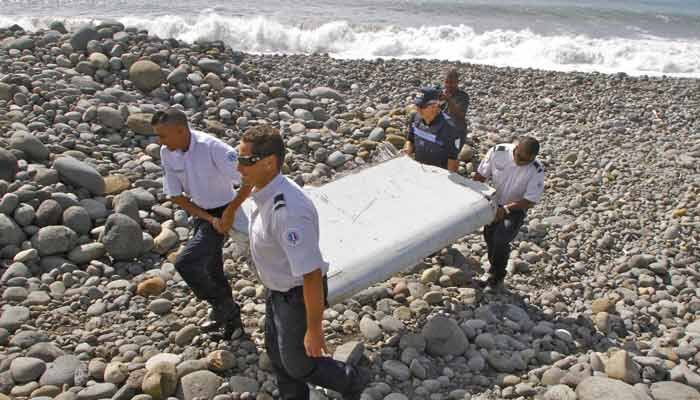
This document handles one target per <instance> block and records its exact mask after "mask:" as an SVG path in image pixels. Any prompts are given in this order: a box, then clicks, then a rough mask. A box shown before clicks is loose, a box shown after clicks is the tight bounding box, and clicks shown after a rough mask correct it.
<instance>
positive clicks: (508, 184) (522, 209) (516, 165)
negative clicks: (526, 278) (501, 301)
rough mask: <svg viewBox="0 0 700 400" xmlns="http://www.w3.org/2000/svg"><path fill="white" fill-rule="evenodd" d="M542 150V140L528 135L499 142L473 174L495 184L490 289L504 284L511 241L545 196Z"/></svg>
mask: <svg viewBox="0 0 700 400" xmlns="http://www.w3.org/2000/svg"><path fill="white" fill-rule="evenodd" d="M539 151H540V144H539V142H538V141H537V139H535V138H532V137H529V136H526V137H523V138H521V139H520V140H519V141H518V143H517V144H510V143H508V144H499V145H497V146H495V147H492V148H491V149H490V150H489V151H488V153H487V154H486V158H484V160H483V161H481V163H480V164H479V168H478V170H477V172H476V173H475V174H474V180H476V181H479V182H484V181H486V180H490V183H491V184H492V185H493V186H494V187H495V188H496V199H495V200H496V204H498V209H497V211H496V218H495V219H494V221H493V222H492V223H491V224H489V225H486V226H485V227H484V239H485V240H486V246H487V249H488V257H489V263H490V264H491V269H490V270H489V273H490V277H489V278H488V280H486V281H484V282H482V286H484V287H487V288H488V289H490V290H498V289H500V288H502V287H503V281H504V279H505V277H506V266H507V264H508V257H509V256H510V243H511V242H512V241H513V239H515V236H516V235H517V234H518V230H520V227H521V226H522V224H523V221H524V220H525V214H526V212H527V210H528V209H529V208H531V207H533V206H534V205H535V204H536V203H538V202H539V201H540V199H541V198H542V192H543V191H544V168H543V167H542V164H541V163H539V162H538V161H536V160H535V157H536V156H537V154H538V153H539Z"/></svg>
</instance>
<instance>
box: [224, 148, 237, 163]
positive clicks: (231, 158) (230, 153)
mask: <svg viewBox="0 0 700 400" xmlns="http://www.w3.org/2000/svg"><path fill="white" fill-rule="evenodd" d="M226 159H227V160H228V161H229V162H231V163H234V162H236V161H238V153H236V150H229V151H228V152H227V153H226Z"/></svg>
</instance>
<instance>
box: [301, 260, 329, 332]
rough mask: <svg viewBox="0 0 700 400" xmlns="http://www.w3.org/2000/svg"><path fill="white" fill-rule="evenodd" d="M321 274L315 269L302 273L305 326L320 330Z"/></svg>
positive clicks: (321, 315)
mask: <svg viewBox="0 0 700 400" xmlns="http://www.w3.org/2000/svg"><path fill="white" fill-rule="evenodd" d="M324 303H325V302H324V301H323V274H322V273H321V269H317V270H315V271H313V272H310V273H308V274H306V275H304V305H305V306H306V327H307V329H309V330H312V331H316V332H320V331H322V330H323V309H324V308H325V305H324Z"/></svg>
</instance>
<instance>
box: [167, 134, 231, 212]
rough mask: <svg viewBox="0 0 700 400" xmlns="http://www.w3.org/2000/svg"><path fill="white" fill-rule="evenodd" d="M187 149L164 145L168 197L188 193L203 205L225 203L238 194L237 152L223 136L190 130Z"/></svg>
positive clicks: (217, 205) (208, 206)
mask: <svg viewBox="0 0 700 400" xmlns="http://www.w3.org/2000/svg"><path fill="white" fill-rule="evenodd" d="M190 132H191V138H190V147H189V148H188V149H187V151H184V152H183V151H179V150H176V151H170V150H168V149H167V148H166V147H165V146H161V149H160V158H161V164H162V166H163V191H164V192H165V194H166V195H167V196H168V197H177V196H181V195H185V194H187V195H188V196H189V197H190V199H191V200H192V202H193V203H194V204H196V205H197V206H199V207H201V208H203V209H212V208H218V207H222V206H224V205H226V204H228V203H230V202H231V200H233V198H234V197H235V190H234V188H233V185H234V184H240V182H241V177H240V174H239V172H238V168H237V167H238V152H237V151H236V150H235V149H234V148H233V147H231V146H229V145H228V144H226V143H224V142H223V141H222V140H220V139H218V138H216V137H214V136H211V135H208V134H206V133H204V132H199V131H195V130H191V131H190Z"/></svg>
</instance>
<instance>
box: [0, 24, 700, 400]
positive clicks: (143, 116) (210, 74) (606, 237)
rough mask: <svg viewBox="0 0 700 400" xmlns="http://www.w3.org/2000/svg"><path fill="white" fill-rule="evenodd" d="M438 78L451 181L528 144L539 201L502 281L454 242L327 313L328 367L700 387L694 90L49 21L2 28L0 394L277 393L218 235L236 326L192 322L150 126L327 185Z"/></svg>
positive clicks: (565, 398) (474, 397) (243, 285)
mask: <svg viewBox="0 0 700 400" xmlns="http://www.w3.org/2000/svg"><path fill="white" fill-rule="evenodd" d="M450 66H453V67H457V68H458V69H459V71H460V73H461V76H462V86H463V88H464V89H465V90H466V91H467V92H468V93H469V95H470V96H471V106H470V109H469V112H468V118H469V121H470V127H471V132H470V136H471V137H472V138H473V139H474V140H473V141H471V145H467V146H465V147H464V148H463V149H462V152H461V153H460V160H461V166H460V173H461V174H463V175H469V174H470V173H471V172H473V171H474V170H475V169H476V166H477V165H478V160H479V159H480V158H481V157H483V155H484V154H485V153H486V151H487V150H488V148H489V147H490V146H492V145H494V144H497V143H502V142H509V141H511V140H513V139H514V138H516V137H517V136H518V135H522V134H529V135H532V136H535V137H537V138H538V139H540V141H541V142H542V145H543V147H542V151H541V155H540V157H539V159H540V160H541V162H542V164H543V165H544V168H545V171H546V188H545V194H544V198H543V201H542V202H541V204H538V205H537V206H536V207H535V208H534V209H533V210H532V211H531V212H530V213H529V214H528V220H527V221H526V224H525V225H524V227H523V228H522V230H521V232H520V234H519V235H518V237H517V239H516V241H515V243H514V251H513V253H512V255H511V263H510V265H509V276H508V278H507V280H506V282H507V284H508V290H507V291H506V292H504V293H495V294H494V293H490V294H489V293H482V292H481V291H480V290H477V289H475V288H474V280H475V278H476V277H477V276H479V275H480V274H481V273H482V272H483V270H482V268H483V267H484V265H485V264H487V257H486V246H485V244H484V243H483V239H482V238H481V235H480V233H479V232H476V233H474V234H473V235H470V236H468V237H465V238H463V239H461V240H459V241H458V242H457V243H455V244H454V245H452V246H450V247H449V248H446V249H443V250H442V251H440V252H438V253H436V254H435V255H433V256H432V257H430V258H426V259H425V260H424V261H423V262H422V263H421V264H419V265H417V266H416V267H415V268H413V269H412V270H411V271H406V272H405V273H403V274H401V275H400V276H396V277H394V278H392V279H391V280H389V281H387V282H382V283H380V284H378V285H376V286H374V287H372V288H369V289H367V290H365V291H364V292H362V293H360V294H358V295H356V296H355V297H354V298H352V299H350V300H347V301H345V302H343V303H342V304H337V305H335V306H333V307H331V308H329V309H327V310H326V312H325V314H324V325H325V329H326V334H327V338H328V342H329V345H330V346H331V347H332V350H333V352H334V354H333V355H334V357H336V358H338V359H341V360H349V361H351V362H356V363H360V364H362V365H364V366H367V367H368V368H370V369H371V371H372V376H373V382H372V384H371V385H370V387H368V388H367V389H366V390H365V393H364V394H363V399H365V400H406V399H411V400H412V399H430V400H447V399H450V400H462V399H464V400H494V399H539V400H577V399H578V400H697V399H700V351H699V350H700V268H699V267H700V263H699V262H698V261H699V257H700V243H699V242H700V229H699V228H700V164H699V162H700V80H697V79H682V78H667V77H654V78H649V77H632V76H628V75H626V74H623V73H619V74H615V75H606V74H599V73H577V72H571V73H564V72H548V71H542V70H532V69H515V68H496V67H491V66H484V65H474V64H460V63H450V62H446V61H438V60H393V59H384V60H382V59H377V60H339V59H334V58H331V57H329V56H327V55H325V54H313V55H260V54H257V55H256V54H248V53H242V52H239V51H237V50H236V49H231V48H230V47H228V46H226V45H225V44H224V43H222V42H195V43H186V42H183V41H178V40H175V39H168V38H158V37H155V36H150V35H149V33H148V32H146V31H143V30H139V29H136V28H132V27H128V26H124V25H123V24H121V23H118V22H104V23H101V24H100V25H97V26H89V27H82V28H79V29H76V30H73V31H67V30H66V28H65V27H64V25H63V24H62V23H60V22H55V23H52V24H51V25H50V28H49V29H43V30H38V31H35V32H28V31H25V30H23V29H22V28H21V27H19V26H12V27H8V28H2V29H0V293H1V300H0V304H1V309H0V312H1V314H0V400H4V399H29V398H31V399H37V400H45V399H60V400H99V399H115V400H127V399H136V400H165V399H185V400H195V399H215V400H234V399H259V400H265V399H274V398H277V397H278V395H279V392H278V391H277V388H276V385H275V382H274V379H273V374H272V371H271V365H270V362H269V359H268V358H267V356H266V355H265V353H264V350H263V348H264V347H263V335H262V326H263V323H264V297H263V295H264V293H263V288H262V285H261V284H260V283H259V282H258V281H257V280H256V279H255V275H254V273H253V271H252V269H251V266H250V265H249V264H248V263H249V260H248V259H247V258H246V257H245V255H241V254H240V252H239V251H238V249H237V248H236V246H235V245H233V244H232V243H229V244H228V245H227V247H226V248H225V249H224V254H225V256H226V257H225V258H226V261H225V269H226V272H227V274H228V276H229V279H230V281H231V283H232V286H233V288H234V297H235V299H236V300H237V301H238V302H239V303H240V304H241V305H242V309H243V317H244V322H245V323H246V325H247V329H248V331H250V334H251V339H252V340H234V341H232V342H218V341H214V340H212V338H209V337H208V336H206V335H204V334H202V333H201V332H200V329H199V325H200V324H201V322H203V321H204V320H206V318H207V313H208V309H207V306H206V304H205V303H204V302H201V301H198V300H197V299H195V298H194V297H193V296H192V294H191V291H190V290H189V289H188V288H187V286H186V284H185V283H184V281H182V279H181V278H180V276H179V275H178V274H177V272H176V271H175V269H174V266H173V261H174V259H175V256H176V254H177V251H178V248H179V246H180V245H181V244H182V243H183V242H184V241H185V240H186V239H187V237H188V234H189V233H190V229H191V228H192V224H191V220H190V218H189V217H188V215H186V213H185V212H184V211H183V210H181V209H178V208H177V207H176V206H174V204H172V203H171V202H169V201H167V199H166V198H165V196H164V195H163V190H162V170H161V167H160V161H159V154H160V153H159V150H160V147H159V145H158V144H157V140H156V136H154V134H153V132H152V130H151V127H150V119H151V115H152V114H153V113H154V112H155V111H156V110H159V109H163V108H165V107H167V106H170V105H179V106H180V107H182V108H183V109H184V110H185V111H186V112H187V113H188V114H189V115H190V121H191V123H192V126H193V127H194V128H196V129H201V130H204V131H206V132H208V133H210V134H212V135H215V136H218V137H220V138H222V139H224V140H225V141H227V142H229V143H230V144H232V145H236V144H237V143H238V138H240V136H241V134H242V132H243V131H244V130H245V129H246V128H248V127H250V126H254V125H257V124H273V125H274V126H276V127H279V128H280V129H281V131H282V132H283V134H284V136H285V140H286V144H287V147H288V150H289V151H288V153H289V154H288V156H287V159H286V162H285V166H284V170H285V173H287V174H288V175H289V176H290V177H292V178H294V179H295V180H296V181H297V182H298V183H300V184H312V185H316V184H323V183H324V182H328V181H330V180H332V179H334V177H336V176H339V175H341V174H344V173H351V172H352V171H353V170H355V169H358V168H362V167H364V166H366V165H369V164H371V163H372V162H373V159H374V156H375V153H377V152H378V151H377V149H379V148H381V146H380V144H381V143H387V144H391V145H394V146H396V147H401V146H402V145H403V142H404V140H405V138H404V135H405V124H406V119H407V115H408V113H409V112H410V104H411V97H412V95H413V94H414V93H415V92H416V90H417V88H418V87H420V86H421V85H425V84H429V83H439V82H440V81H441V80H442V76H443V75H442V74H443V72H444V70H445V69H446V68H447V67H450ZM404 217H405V216H401V215H386V217H385V219H384V220H383V221H377V223H391V220H392V219H393V218H404ZM358 251H361V249H358ZM313 398H315V399H331V398H339V396H338V395H337V394H335V393H330V392H321V391H315V392H314V394H313Z"/></svg>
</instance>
